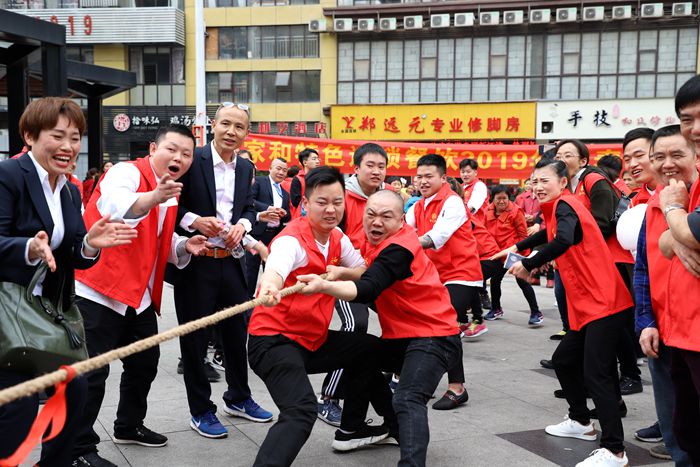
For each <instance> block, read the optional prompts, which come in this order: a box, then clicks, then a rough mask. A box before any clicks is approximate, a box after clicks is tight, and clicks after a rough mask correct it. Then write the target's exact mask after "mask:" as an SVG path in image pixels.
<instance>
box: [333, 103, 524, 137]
mask: <svg viewBox="0 0 700 467" xmlns="http://www.w3.org/2000/svg"><path fill="white" fill-rule="evenodd" d="M535 110H536V104H535V103H532V102H514V103H503V104H501V103H496V104H433V105H425V104H421V105H334V106H333V107H332V108H331V130H332V133H331V136H332V137H333V138H334V139H368V140H383V141H387V140H424V141H435V140H437V141H440V140H465V139H469V140H474V139H477V140H478V139H486V140H488V139H510V140H513V139H532V138H534V136H535V131H534V130H535Z"/></svg>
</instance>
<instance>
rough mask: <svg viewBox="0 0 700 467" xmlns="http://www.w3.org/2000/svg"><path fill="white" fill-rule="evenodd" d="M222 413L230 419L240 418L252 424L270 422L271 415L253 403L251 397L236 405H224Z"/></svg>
mask: <svg viewBox="0 0 700 467" xmlns="http://www.w3.org/2000/svg"><path fill="white" fill-rule="evenodd" d="M224 412H226V413H227V414H228V415H231V416H232V417H242V418H247V419H248V420H252V421H254V422H261V423H265V422H269V421H270V420H272V413H271V412H268V411H267V410H265V409H263V408H262V407H260V406H259V405H258V404H256V403H255V401H254V400H253V398H252V397H249V398H248V399H246V400H244V401H243V402H240V403H238V404H229V403H227V404H226V405H224Z"/></svg>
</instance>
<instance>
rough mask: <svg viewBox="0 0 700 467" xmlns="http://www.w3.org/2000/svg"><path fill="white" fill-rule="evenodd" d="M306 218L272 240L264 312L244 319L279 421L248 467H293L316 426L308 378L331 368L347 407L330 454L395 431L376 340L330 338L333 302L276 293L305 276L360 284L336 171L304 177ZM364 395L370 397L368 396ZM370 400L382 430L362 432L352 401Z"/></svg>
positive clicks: (345, 335) (254, 363) (254, 365)
mask: <svg viewBox="0 0 700 467" xmlns="http://www.w3.org/2000/svg"><path fill="white" fill-rule="evenodd" d="M303 204H304V209H305V210H306V213H307V215H306V216H305V217H301V218H297V219H294V220H293V221H292V222H290V223H289V224H288V225H287V227H285V228H284V230H283V231H282V232H280V233H279V235H278V236H277V237H276V238H275V239H274V240H273V242H272V244H271V248H270V256H269V257H268V259H267V265H266V267H265V272H264V273H263V275H262V279H261V281H260V291H259V296H260V297H265V296H267V297H269V305H268V306H259V307H256V308H255V310H254V311H253V315H252V316H251V318H250V324H249V328H248V329H249V334H250V338H249V340H248V360H249V362H250V367H251V369H252V370H253V371H254V372H255V373H256V374H257V375H258V376H260V378H261V379H262V380H263V381H264V382H265V385H266V386H267V388H268V390H269V391H270V395H271V396H272V399H273V400H274V401H275V404H277V407H278V408H279V409H280V415H279V419H278V421H277V423H275V424H274V425H273V426H272V427H271V428H270V430H269V431H268V433H267V436H266V437H265V441H264V442H263V443H262V445H261V446H260V450H259V451H258V455H257V457H256V459H255V463H254V465H256V466H262V465H291V464H292V462H293V461H294V459H295V458H296V456H297V454H298V453H299V450H300V449H301V448H302V446H303V445H304V443H305V442H306V440H307V439H308V437H309V435H310V434H311V429H312V428H313V424H314V421H315V420H316V418H317V402H316V395H315V394H314V389H313V387H312V386H311V383H310V381H309V378H308V376H307V374H310V373H325V372H327V371H331V370H335V369H337V368H344V371H345V372H346V376H345V380H346V384H345V390H346V399H345V400H346V402H345V409H344V410H343V414H342V420H341V423H340V428H339V429H338V430H337V431H336V432H335V439H334V440H333V448H334V449H336V450H340V451H349V450H353V449H355V448H358V447H360V446H363V445H367V444H373V443H377V442H379V441H382V440H383V439H385V438H386V437H387V436H388V434H389V431H390V429H392V430H393V431H396V421H395V416H394V414H393V410H392V408H391V391H390V390H389V386H388V385H387V384H386V382H385V380H384V377H383V376H382V374H381V372H380V371H379V369H378V368H377V367H376V366H375V365H373V362H374V360H375V358H376V356H377V355H378V354H379V353H380V352H379V347H380V340H379V339H378V338H377V337H376V336H371V335H368V334H364V333H355V332H341V331H329V330H328V326H329V324H330V322H331V318H332V317H333V304H334V302H335V299H334V298H333V297H330V296H328V295H320V294H313V295H308V296H307V295H300V294H294V295H290V296H287V297H284V298H281V296H280V293H279V291H280V290H281V289H282V288H285V287H289V286H292V285H294V284H296V283H297V282H298V278H299V277H300V276H302V275H306V274H324V273H326V272H327V271H328V274H329V276H328V277H329V278H330V279H344V278H354V277H359V276H360V274H361V273H362V271H364V269H365V261H364V260H363V259H362V256H361V255H360V253H359V252H358V251H356V250H355V248H354V246H353V245H352V243H351V242H350V239H349V238H348V237H347V236H346V235H345V234H343V232H341V231H340V229H338V228H337V226H338V223H339V222H340V220H341V219H342V218H343V213H344V211H345V190H344V187H343V177H342V175H341V174H340V172H339V171H338V169H336V168H332V167H319V168H316V169H313V170H311V171H310V172H309V173H308V174H307V175H306V191H305V194H304V199H303ZM368 393H369V394H368ZM359 397H362V398H363V399H362V400H364V397H368V398H369V399H371V400H372V404H373V406H374V408H375V410H376V411H377V413H378V414H380V415H383V416H384V417H385V421H386V423H387V424H388V425H387V426H370V425H367V424H366V423H365V422H364V420H365V415H366V412H367V408H366V407H364V408H362V405H360V408H359V409H356V408H355V407H358V405H357V404H354V403H353V398H359Z"/></svg>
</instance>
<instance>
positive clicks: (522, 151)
mask: <svg viewBox="0 0 700 467" xmlns="http://www.w3.org/2000/svg"><path fill="white" fill-rule="evenodd" d="M363 143H364V141H352V140H335V139H315V138H291V137H282V136H273V135H259V134H254V135H250V136H249V137H248V138H247V139H246V141H245V144H244V147H245V149H247V150H248V151H250V153H251V154H252V155H253V162H254V163H255V166H256V168H257V169H258V170H269V168H270V163H271V162H272V160H273V159H276V158H278V157H281V158H283V159H286V160H287V161H290V164H297V165H298V164H299V162H298V160H297V154H299V152H301V151H302V150H303V149H304V148H307V147H308V148H314V149H316V150H317V151H318V153H319V155H320V156H321V164H322V165H327V166H332V167H337V168H338V169H339V170H340V171H341V172H343V173H353V172H354V167H353V165H352V155H353V153H354V152H355V149H357V147H358V146H360V145H361V144H363ZM382 147H383V148H384V149H385V150H386V152H387V155H388V156H389V162H388V164H387V174H388V175H409V176H410V175H414V174H415V173H416V163H417V162H418V159H419V158H420V157H421V156H423V155H425V154H430V153H435V154H440V155H441V156H443V157H444V158H445V160H446V161H447V172H448V175H450V176H453V177H459V161H461V160H462V159H466V158H473V159H476V160H477V162H478V164H479V176H480V177H482V178H492V179H501V178H506V179H519V180H522V179H524V178H527V177H528V176H529V175H530V173H531V172H532V169H533V167H534V165H535V162H536V161H537V160H538V159H539V158H540V156H539V146H537V145H534V144H527V145H525V144H521V145H511V144H501V145H487V144H434V143H405V142H404V143H399V142H396V143H385V144H382ZM588 147H589V149H590V151H591V159H592V162H595V161H597V160H598V158H600V157H601V156H602V155H604V154H610V153H612V154H617V155H620V152H621V147H620V145H619V144H612V145H604V144H594V145H589V146H588Z"/></svg>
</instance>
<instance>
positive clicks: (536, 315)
mask: <svg viewBox="0 0 700 467" xmlns="http://www.w3.org/2000/svg"><path fill="white" fill-rule="evenodd" d="M543 322H544V316H543V315H542V312H541V311H535V312H533V313H530V320H529V321H528V322H527V324H529V325H530V326H541V325H542V323H543Z"/></svg>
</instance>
